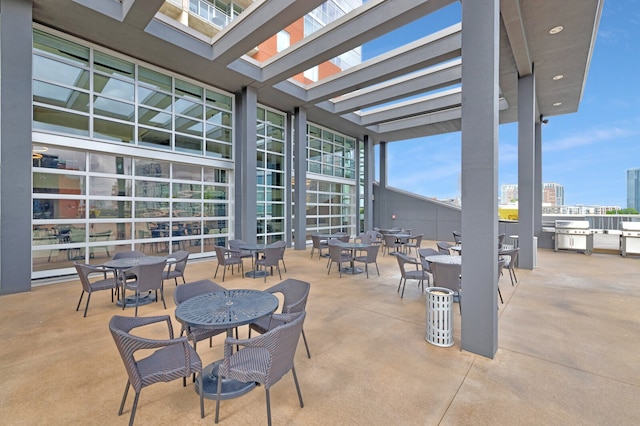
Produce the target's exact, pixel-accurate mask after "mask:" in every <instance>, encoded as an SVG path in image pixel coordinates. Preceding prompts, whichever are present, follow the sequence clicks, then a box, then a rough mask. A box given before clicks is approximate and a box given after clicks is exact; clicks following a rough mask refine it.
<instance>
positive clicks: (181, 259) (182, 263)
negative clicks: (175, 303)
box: [162, 250, 190, 285]
mask: <svg viewBox="0 0 640 426" xmlns="http://www.w3.org/2000/svg"><path fill="white" fill-rule="evenodd" d="M189 254H190V253H189V252H188V251H186V250H178V251H176V252H174V253H173V254H172V255H171V257H173V258H174V259H175V260H176V261H175V263H170V264H169V268H168V269H167V270H166V271H164V273H163V274H162V278H163V279H164V280H170V279H171V278H173V280H174V281H175V282H176V285H178V277H180V278H182V283H183V284H184V283H186V282H187V281H186V280H185V279H184V270H185V269H186V268H187V260H189ZM172 267H173V268H172Z"/></svg>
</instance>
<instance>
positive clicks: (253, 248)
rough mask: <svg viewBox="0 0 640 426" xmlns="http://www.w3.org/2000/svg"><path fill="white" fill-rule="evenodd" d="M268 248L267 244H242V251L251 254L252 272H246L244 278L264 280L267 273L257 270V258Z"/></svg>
mask: <svg viewBox="0 0 640 426" xmlns="http://www.w3.org/2000/svg"><path fill="white" fill-rule="evenodd" d="M266 247H267V245H266V244H242V245H241V246H239V248H240V250H247V251H250V252H251V255H252V256H251V270H250V271H248V272H245V274H244V276H245V277H251V278H258V277H260V278H262V277H264V276H266V275H267V271H261V270H258V269H256V267H255V261H256V258H257V257H258V253H260V252H261V251H262V250H264V249H265V248H266Z"/></svg>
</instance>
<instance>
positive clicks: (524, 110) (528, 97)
mask: <svg viewBox="0 0 640 426" xmlns="http://www.w3.org/2000/svg"><path fill="white" fill-rule="evenodd" d="M535 93H536V83H535V71H534V74H530V75H528V76H525V77H520V78H519V79H518V236H519V238H518V240H519V241H518V243H519V245H520V254H519V256H518V267H519V268H522V269H533V259H534V252H533V234H534V233H533V215H534V211H535V208H534V206H535V196H534V190H535V187H536V185H535V121H536V117H535V114H536V96H535Z"/></svg>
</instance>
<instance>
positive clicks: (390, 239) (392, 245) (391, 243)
mask: <svg viewBox="0 0 640 426" xmlns="http://www.w3.org/2000/svg"><path fill="white" fill-rule="evenodd" d="M382 239H383V240H384V247H383V249H382V254H383V255H384V252H385V251H386V252H387V254H391V253H392V252H391V249H393V250H394V252H396V251H397V250H398V249H399V248H400V243H399V242H398V238H397V237H396V235H395V234H382Z"/></svg>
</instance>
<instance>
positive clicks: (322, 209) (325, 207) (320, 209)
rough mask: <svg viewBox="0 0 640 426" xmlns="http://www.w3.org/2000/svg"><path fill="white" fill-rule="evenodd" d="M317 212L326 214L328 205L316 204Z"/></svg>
mask: <svg viewBox="0 0 640 426" xmlns="http://www.w3.org/2000/svg"><path fill="white" fill-rule="evenodd" d="M318 214H319V215H322V216H327V215H328V214H329V206H322V205H321V206H318Z"/></svg>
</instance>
